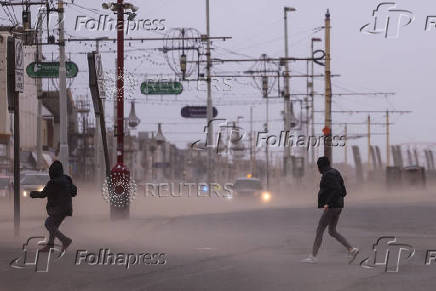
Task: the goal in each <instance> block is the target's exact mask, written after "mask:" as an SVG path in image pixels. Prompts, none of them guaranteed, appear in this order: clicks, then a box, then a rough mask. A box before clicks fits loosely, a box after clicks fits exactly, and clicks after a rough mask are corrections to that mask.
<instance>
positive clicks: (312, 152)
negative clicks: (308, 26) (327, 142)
mask: <svg viewBox="0 0 436 291" xmlns="http://www.w3.org/2000/svg"><path fill="white" fill-rule="evenodd" d="M320 41H322V40H321V38H319V37H312V40H311V44H310V51H311V53H310V55H311V57H312V58H313V54H314V52H313V49H314V48H313V43H314V42H320ZM314 63H315V62H314V61H313V60H312V62H311V70H310V72H311V73H310V75H311V80H310V108H311V110H310V120H311V126H310V127H311V135H312V136H315V114H314V112H315V102H314V100H313V99H314V98H313V97H314V95H315V89H314V81H315V80H314V79H315V78H314V74H315V73H314ZM311 160H312V165H314V164H315V148H314V147H312V150H311Z"/></svg>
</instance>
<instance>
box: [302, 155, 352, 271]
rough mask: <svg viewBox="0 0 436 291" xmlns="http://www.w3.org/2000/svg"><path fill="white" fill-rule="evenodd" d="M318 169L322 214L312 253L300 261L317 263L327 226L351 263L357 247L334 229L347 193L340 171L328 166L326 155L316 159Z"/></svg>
mask: <svg viewBox="0 0 436 291" xmlns="http://www.w3.org/2000/svg"><path fill="white" fill-rule="evenodd" d="M317 164H318V170H319V172H320V173H321V174H322V177H321V182H320V185H319V188H320V189H319V192H318V208H323V209H324V211H323V214H322V216H321V218H320V220H319V223H318V228H317V230H316V237H315V241H314V243H313V249H312V254H311V255H309V257H307V258H306V259H304V260H303V261H302V262H304V263H317V262H318V259H317V258H316V256H317V255H318V250H319V248H320V247H321V243H322V237H323V234H324V230H325V229H326V227H327V226H328V227H329V229H328V231H329V234H330V235H331V236H332V237H334V238H335V239H336V240H337V241H338V242H340V243H341V244H342V245H343V246H344V247H345V248H346V249H347V251H348V254H349V256H350V260H349V263H350V264H351V263H352V262H353V261H354V260H355V259H356V256H357V254H358V253H359V249H357V248H354V247H352V246H351V245H350V243H349V242H348V241H347V240H346V239H345V238H344V237H343V236H342V235H341V234H340V233H338V232H337V231H336V225H337V224H338V221H339V216H340V215H341V212H342V208H343V207H344V197H345V196H346V195H347V189H346V188H345V185H344V180H343V179H342V176H341V173H339V171H338V170H336V169H334V168H332V167H330V160H329V159H328V157H320V158H319V159H318V161H317Z"/></svg>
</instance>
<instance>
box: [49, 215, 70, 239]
mask: <svg viewBox="0 0 436 291" xmlns="http://www.w3.org/2000/svg"><path fill="white" fill-rule="evenodd" d="M64 219H65V215H50V216H49V217H47V219H46V220H45V227H46V228H47V230H48V232H49V234H50V236H49V239H48V244H49V245H53V244H54V240H55V238H56V237H57V238H58V239H59V240H60V241H61V242H62V243H63V242H64V241H65V239H66V238H67V237H66V236H65V235H64V234H63V233H62V232H60V231H59V226H60V225H61V223H62V221H64Z"/></svg>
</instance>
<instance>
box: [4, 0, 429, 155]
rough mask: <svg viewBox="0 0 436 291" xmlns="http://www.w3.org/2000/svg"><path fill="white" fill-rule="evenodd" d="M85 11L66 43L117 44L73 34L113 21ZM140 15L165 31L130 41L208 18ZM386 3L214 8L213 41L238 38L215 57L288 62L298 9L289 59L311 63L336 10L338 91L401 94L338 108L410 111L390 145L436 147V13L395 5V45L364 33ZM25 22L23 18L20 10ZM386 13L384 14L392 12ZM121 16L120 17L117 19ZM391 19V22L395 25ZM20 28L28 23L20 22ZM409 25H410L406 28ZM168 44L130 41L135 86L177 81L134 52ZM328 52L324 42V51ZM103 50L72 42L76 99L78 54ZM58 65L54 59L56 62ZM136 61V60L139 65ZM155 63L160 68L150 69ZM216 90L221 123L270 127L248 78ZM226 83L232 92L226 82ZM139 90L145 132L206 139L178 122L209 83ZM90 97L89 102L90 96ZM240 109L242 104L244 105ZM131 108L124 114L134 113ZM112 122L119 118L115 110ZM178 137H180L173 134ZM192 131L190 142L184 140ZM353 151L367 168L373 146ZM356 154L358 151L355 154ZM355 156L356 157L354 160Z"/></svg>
mask: <svg viewBox="0 0 436 291" xmlns="http://www.w3.org/2000/svg"><path fill="white" fill-rule="evenodd" d="M74 2H75V4H78V5H79V6H82V7H86V8H91V9H97V10H99V11H100V12H97V11H95V10H94V11H90V10H87V9H83V8H81V7H79V6H77V5H67V6H66V16H67V17H66V25H65V28H66V32H67V33H68V34H67V37H69V36H74V37H79V36H80V37H89V38H92V37H96V36H109V37H115V36H116V34H115V31H112V32H111V31H100V32H96V31H89V30H88V29H86V28H83V25H82V26H81V29H80V30H77V29H75V28H76V24H77V21H78V17H81V18H80V19H82V20H83V19H90V18H94V19H95V18H98V14H100V13H101V14H109V13H108V12H107V11H104V10H102V9H101V3H102V1H100V0H87V1H81V0H80V1H77V0H76V1H74ZM131 3H133V4H135V5H136V6H138V7H139V10H138V11H137V19H164V21H163V22H162V23H163V24H164V25H165V30H163V31H160V32H151V31H145V30H138V31H135V32H130V33H129V35H128V36H129V37H157V36H164V35H165V33H167V32H168V31H169V30H171V29H172V28H176V27H186V28H188V27H190V28H195V29H197V30H199V31H200V32H201V33H205V31H206V14H205V1H204V0H187V1H180V0H178V1H176V0H160V1H133V0H132V1H131ZM379 3H382V2H379V1H368V0H366V1H339V0H337V1H326V0H322V1H321V0H318V1H281V0H274V1H271V0H269V1H267V0H262V1H261V0H250V1H249V0H239V1H234V0H233V1H230V0H219V1H211V6H210V15H211V18H210V19H211V20H210V25H211V36H229V37H232V39H231V40H227V41H225V42H223V41H214V42H213V48H214V49H213V51H212V57H214V58H228V59H233V58H246V57H249V56H250V57H258V56H260V55H261V54H262V53H266V54H268V55H269V56H273V57H280V56H283V54H284V39H283V7H284V6H292V7H295V8H296V9H297V11H296V12H293V13H291V14H290V15H289V45H290V46H289V48H290V55H291V56H299V57H307V56H308V55H309V52H310V39H311V38H312V37H321V38H324V31H320V32H315V31H316V30H314V29H315V28H316V27H320V26H322V25H324V23H323V22H324V14H325V12H326V9H327V8H329V9H330V13H331V26H332V39H331V57H332V65H331V67H332V73H333V74H339V75H340V77H336V78H333V80H332V83H333V93H341V92H343V93H349V92H395V93H396V95H395V96H391V97H387V98H385V97H383V96H378V97H373V96H342V97H339V96H334V97H333V110H386V109H390V110H411V111H413V112H412V113H411V114H407V115H399V114H393V115H392V118H391V121H392V122H394V123H395V124H394V125H393V126H392V127H391V133H392V137H391V143H392V144H399V143H409V142H434V141H435V139H434V137H433V132H435V131H436V123H435V122H434V117H433V116H434V113H433V108H434V107H435V105H436V101H435V99H434V97H435V96H434V95H435V92H436V90H435V89H436V82H435V79H434V74H433V70H432V67H436V58H435V57H434V49H435V37H436V29H432V30H430V31H425V24H426V17H427V16H431V15H436V3H435V2H434V1H427V0H426V1H397V2H396V3H397V8H396V9H403V10H408V11H410V12H412V13H413V17H414V20H413V21H412V23H410V24H409V25H407V26H404V27H401V29H400V31H399V36H398V37H397V38H390V39H387V38H385V37H384V35H383V34H364V33H362V32H360V28H361V27H362V26H363V25H365V24H367V23H371V22H373V18H372V11H373V10H374V9H376V7H377V5H378V4H379ZM15 12H16V15H17V17H18V18H19V20H20V15H21V10H20V9H17V8H15ZM1 13H2V14H0V16H1V17H2V19H1V22H2V23H3V24H8V23H9V20H8V18H7V16H6V14H5V12H4V11H2V12H1ZM384 15H386V14H384ZM110 16H111V17H114V16H113V15H110ZM32 17H33V19H32V22H33V23H35V21H36V13H34V15H32ZM392 19H393V18H392ZM20 21H21V20H20ZM406 21H407V19H406V18H402V21H401V24H402V25H404V24H405V22H406ZM162 46H163V43H162V42H161V41H156V42H146V43H137V42H136V43H133V42H132V43H131V44H130V45H129V44H128V43H126V50H130V51H129V52H128V53H127V54H128V56H129V57H130V58H131V59H129V58H128V59H127V60H126V64H125V65H126V67H125V69H126V73H127V74H129V73H130V74H131V76H135V78H136V82H139V83H140V82H141V81H143V78H145V74H174V73H172V71H171V69H170V68H169V67H168V65H167V64H166V60H165V58H164V57H163V55H162V53H160V52H158V51H153V50H143V51H131V50H132V49H138V48H159V47H162ZM316 46H317V47H319V48H322V46H323V43H318V44H316ZM114 48H115V44H112V43H109V44H107V45H105V46H102V47H101V50H102V51H108V50H109V49H112V50H113V49H114ZM92 49H95V46H92V47H91V43H90V42H89V43H87V44H86V45H85V43H80V44H79V43H76V44H68V46H67V53H71V58H72V60H73V61H74V62H76V63H77V64H78V65H79V70H80V71H82V73H80V74H79V76H78V78H76V79H75V80H74V82H73V83H72V88H73V89H74V92H75V93H76V94H82V95H86V94H88V91H87V78H88V76H87V72H86V71H87V63H86V55H84V54H79V53H83V52H87V51H91V50H92ZM51 51H52V49H50V48H49V49H47V50H45V55H46V57H47V58H51ZM55 58H56V55H55ZM114 58H115V54H114V53H103V66H104V68H105V70H107V71H108V72H113V71H114V66H115V65H114ZM135 58H136V59H135ZM151 60H153V61H151ZM251 67H252V64H248V63H239V64H227V65H221V64H217V65H216V66H214V68H213V70H214V72H215V73H218V72H242V71H244V70H248V69H250V68H251ZM315 67H316V72H318V73H322V70H323V68H322V67H320V66H315ZM291 71H292V74H302V73H305V71H306V64H305V62H296V63H292V64H291ZM217 82H218V83H217V86H216V87H217V88H216V89H215V90H214V92H213V98H214V103H215V104H216V107H217V109H218V112H219V114H218V117H219V118H226V119H228V120H235V119H236V118H237V116H242V117H243V119H242V120H241V125H242V126H243V127H246V128H247V129H248V128H249V124H248V123H247V122H248V121H249V112H250V110H249V108H250V105H253V106H255V107H254V113H255V114H254V115H255V116H254V119H255V120H256V121H257V122H255V123H254V127H255V130H256V129H257V130H259V129H261V128H262V120H263V119H264V118H265V106H264V105H263V104H262V102H263V100H262V98H261V93H260V91H259V90H258V89H256V87H255V86H254V84H253V82H252V80H251V79H247V78H244V79H242V78H240V79H230V80H228V79H227V80H218V81H217ZM224 82H225V84H224ZM139 83H138V84H137V86H136V88H134V89H132V90H130V91H129V92H130V93H131V96H130V97H131V98H134V99H136V100H137V108H136V109H137V115H138V117H139V118H140V119H141V120H142V123H141V124H140V125H139V130H141V131H151V130H156V127H157V126H156V123H157V122H163V123H164V128H163V129H164V134H165V132H167V134H165V136H166V137H167V138H168V139H169V140H170V141H171V142H174V143H176V144H177V145H178V146H179V147H185V145H186V144H187V143H188V142H190V141H193V140H196V139H198V138H200V137H202V136H203V135H202V127H203V126H204V121H203V120H187V119H183V118H181V117H180V109H181V107H183V106H184V105H190V104H193V102H194V101H195V102H196V105H198V104H199V103H202V102H203V103H204V104H205V100H206V91H205V85H204V84H200V90H197V89H196V87H197V84H192V83H191V84H189V85H188V84H184V86H185V88H186V89H185V90H184V92H183V93H182V94H181V95H179V96H177V97H174V96H158V97H149V98H148V103H146V98H145V95H141V94H140V91H139ZM315 90H316V91H317V92H320V93H322V92H323V90H324V82H323V80H322V79H317V80H316V81H315ZM304 92H306V85H305V79H303V78H299V79H293V80H291V93H304ZM88 95H89V94H88ZM281 102H282V101H281V100H279V99H272V100H271V105H270V118H271V119H272V123H271V131H272V132H273V133H274V132H276V133H277V134H279V132H280V130H281V128H282V126H283V122H280V120H279V119H280V118H281V115H280V111H281V110H283V104H282V103H281ZM237 104H242V105H237ZM323 104H324V101H323V97H321V96H318V97H316V104H315V106H316V110H323V107H324V105H323ZM129 109H130V106H126V114H128V112H129ZM108 113H109V114H111V112H108ZM371 118H372V120H373V121H374V122H384V120H385V115H384V114H372V115H371ZM366 119H367V115H365V114H353V115H351V114H333V122H364V121H366ZM316 121H317V122H322V121H323V116H322V115H321V114H320V113H318V114H317V115H316ZM321 129H322V126H321V125H318V126H317V134H321ZM366 130H367V129H366V125H362V126H356V125H354V126H349V129H348V132H349V134H355V133H365V132H366ZM333 131H334V133H338V134H341V133H342V132H343V127H342V126H335V127H334V128H333ZM372 131H373V132H374V133H384V132H385V128H384V127H383V126H373V127H372ZM174 132H178V134H177V133H174ZM180 132H185V133H186V134H180ZM351 144H359V145H361V146H362V147H361V150H362V157H363V159H364V160H366V158H365V157H366V148H365V147H366V139H360V140H358V141H352V142H351ZM373 144H377V145H379V146H380V147H381V150H382V154H383V156H384V154H385V136H383V135H377V136H374V138H373ZM350 153H351V152H350ZM335 157H336V159H337V160H338V161H340V160H342V159H343V153H342V150H340V151H339V150H335ZM350 157H351V155H350Z"/></svg>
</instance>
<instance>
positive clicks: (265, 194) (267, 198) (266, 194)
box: [261, 191, 271, 203]
mask: <svg viewBox="0 0 436 291" xmlns="http://www.w3.org/2000/svg"><path fill="white" fill-rule="evenodd" d="M261 197H262V201H263V202H265V203H266V202H269V201H270V200H271V193H269V192H267V191H265V192H262V196H261Z"/></svg>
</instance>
